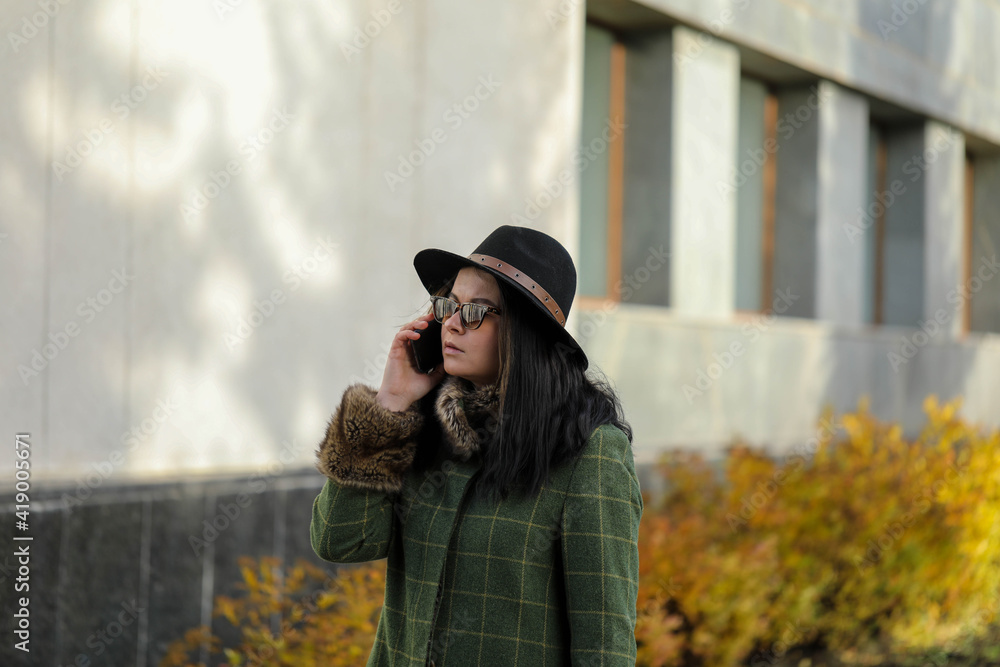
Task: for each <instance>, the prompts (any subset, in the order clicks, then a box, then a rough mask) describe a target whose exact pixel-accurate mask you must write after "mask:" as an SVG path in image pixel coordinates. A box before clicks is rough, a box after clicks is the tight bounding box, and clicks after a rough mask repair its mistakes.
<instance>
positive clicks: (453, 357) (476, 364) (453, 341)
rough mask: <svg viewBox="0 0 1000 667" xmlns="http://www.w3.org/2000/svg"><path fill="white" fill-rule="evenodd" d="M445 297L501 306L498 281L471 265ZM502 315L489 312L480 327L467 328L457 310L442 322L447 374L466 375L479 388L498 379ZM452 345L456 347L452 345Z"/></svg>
mask: <svg viewBox="0 0 1000 667" xmlns="http://www.w3.org/2000/svg"><path fill="white" fill-rule="evenodd" d="M445 296H447V297H448V298H450V299H453V300H455V301H457V302H458V303H469V302H472V303H484V304H486V305H488V306H493V307H494V308H499V307H500V288H499V287H498V286H497V283H496V280H495V279H494V278H493V277H492V276H490V275H484V274H483V273H482V272H481V271H477V270H476V269H474V268H472V267H466V268H464V269H462V270H461V271H459V272H458V277H457V278H456V279H455V284H454V285H453V286H452V288H451V291H450V292H449V293H448V294H446V295H445ZM499 317H500V316H498V315H497V314H496V313H489V314H487V315H486V317H485V318H484V319H483V322H482V324H480V325H479V327H478V328H477V329H466V328H465V327H464V326H462V318H461V315H460V313H459V311H458V310H456V311H455V312H454V313H453V314H452V316H451V317H449V318H448V319H447V320H445V321H444V322H443V323H442V324H441V351H442V353H443V354H444V371H445V373H447V374H448V375H457V376H459V377H462V378H465V379H466V380H469V381H470V382H472V383H474V384H475V385H476V387H477V388H478V387H483V386H485V385H489V384H493V383H495V382H496V381H497V377H498V375H499V372H500V345H499V343H498V332H499V330H500V320H499ZM449 344H450V345H453V346H454V347H449ZM455 348H457V349H455Z"/></svg>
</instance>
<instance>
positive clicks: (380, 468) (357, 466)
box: [316, 383, 424, 493]
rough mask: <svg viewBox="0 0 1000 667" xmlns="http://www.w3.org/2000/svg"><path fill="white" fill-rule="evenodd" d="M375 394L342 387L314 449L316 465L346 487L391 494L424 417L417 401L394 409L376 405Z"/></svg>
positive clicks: (358, 387)
mask: <svg viewBox="0 0 1000 667" xmlns="http://www.w3.org/2000/svg"><path fill="white" fill-rule="evenodd" d="M377 394H378V392H377V391H376V390H374V389H372V388H371V387H369V386H367V385H365V384H361V383H357V384H353V385H351V386H350V387H348V388H347V389H346V390H345V391H344V395H343V398H342V399H341V402H340V405H339V406H338V407H337V410H336V412H334V414H333V417H332V418H331V419H330V423H329V425H328V426H327V429H326V438H325V439H324V440H323V442H322V443H320V445H319V448H318V449H317V451H316V458H317V461H316V469H317V470H319V471H320V472H321V473H323V474H324V475H326V476H327V477H329V478H330V479H332V480H333V481H335V482H338V483H340V484H343V485H344V486H350V487H354V488H358V489H365V490H369V491H381V492H385V493H388V492H395V491H399V490H400V489H401V488H402V486H403V474H404V473H405V471H406V469H407V468H408V467H409V466H410V464H411V463H413V457H414V454H415V453H416V448H417V444H416V434H417V433H418V432H419V431H420V429H421V428H422V427H423V424H424V416H423V414H421V412H420V410H419V408H418V406H419V402H414V403H413V405H411V406H410V408H409V409H407V410H406V411H405V412H393V411H391V410H387V409H386V408H384V407H382V405H380V404H379V402H378V401H377V400H376V398H375V396H376V395H377Z"/></svg>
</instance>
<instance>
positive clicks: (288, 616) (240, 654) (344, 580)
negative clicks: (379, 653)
mask: <svg viewBox="0 0 1000 667" xmlns="http://www.w3.org/2000/svg"><path fill="white" fill-rule="evenodd" d="M239 565H240V572H241V574H242V579H243V581H242V583H241V584H239V587H240V589H241V591H242V593H243V595H241V596H240V597H238V598H233V597H229V596H224V595H222V596H217V597H216V598H215V608H214V612H213V615H214V616H216V617H225V618H226V619H227V620H228V621H229V623H231V624H232V625H233V626H234V627H236V628H237V629H238V630H239V633H240V638H241V639H240V642H239V643H238V644H237V645H235V646H223V645H222V643H223V642H222V640H221V638H219V637H218V636H216V635H214V634H212V632H211V630H210V628H208V627H205V626H200V627H197V628H192V629H191V630H189V631H188V632H187V633H186V634H185V636H184V637H183V638H182V639H179V640H178V641H176V642H174V643H173V644H171V646H170V647H169V649H168V652H167V655H166V656H165V657H164V659H163V660H162V661H161V662H160V667H205V664H206V663H205V662H202V661H200V660H199V655H200V654H201V652H202V648H203V647H207V649H208V651H209V660H208V663H207V664H210V665H218V664H225V665H233V666H237V665H239V666H249V665H269V666H270V665H280V666H281V667H321V666H322V667H327V666H329V667H354V666H355V665H363V664H365V662H366V661H367V659H368V654H369V652H370V651H371V647H372V645H373V644H374V643H375V629H376V627H377V625H378V618H379V613H380V611H381V609H382V600H383V595H384V591H385V566H386V562H385V560H381V561H374V562H372V563H365V564H363V565H355V566H350V567H344V568H341V570H340V571H339V573H338V576H336V577H331V576H330V575H328V574H327V573H326V571H324V570H323V569H321V568H318V567H316V566H315V565H313V564H311V563H309V562H308V561H306V560H305V559H300V560H299V561H298V563H296V564H295V565H294V566H293V567H291V568H290V569H289V571H288V572H283V571H282V570H281V567H280V565H281V564H280V561H279V560H278V559H277V558H271V557H265V558H261V559H259V560H258V559H252V558H249V557H243V558H240V561H239Z"/></svg>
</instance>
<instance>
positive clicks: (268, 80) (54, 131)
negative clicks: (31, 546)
mask: <svg viewBox="0 0 1000 667" xmlns="http://www.w3.org/2000/svg"><path fill="white" fill-rule="evenodd" d="M229 4H232V5H234V7H233V8H232V9H231V10H228V11H222V10H221V9H220V8H226V7H227V6H228V5H227V3H204V2H194V1H188V2H176V3H169V4H163V3H158V2H149V1H147V0H139V1H138V2H132V3H129V2H119V1H115V0H97V1H96V2H86V3H82V2H72V3H66V4H62V3H57V5H56V6H58V12H57V13H56V15H55V16H51V17H50V16H47V15H46V14H44V12H42V13H39V12H41V10H40V9H39V5H38V4H37V3H36V2H35V1H34V0H16V1H14V2H7V3H4V4H3V7H2V9H0V27H2V31H0V34H3V35H5V36H6V35H8V33H13V34H15V35H20V34H21V33H22V32H23V33H24V34H25V35H27V37H25V38H23V39H21V38H20V37H18V39H15V40H13V41H12V40H11V39H9V38H8V37H4V38H3V39H2V40H0V90H3V96H2V97H3V101H2V102H0V232H2V234H3V236H2V237H0V293H2V294H3V295H4V299H5V303H4V317H3V318H2V319H0V339H2V340H3V341H4V346H3V352H2V353H0V373H2V375H3V378H4V381H3V383H2V384H0V432H2V433H5V434H7V436H5V437H12V434H14V433H15V432H28V433H31V434H32V437H33V441H34V443H35V445H34V449H33V453H32V459H31V463H32V465H33V474H34V475H35V480H36V482H37V483H40V484H41V483H45V481H53V482H54V481H56V480H59V479H65V480H72V479H75V478H77V477H79V476H80V475H82V474H84V473H85V472H88V471H90V470H91V469H92V466H93V465H94V464H97V463H99V462H101V461H111V460H113V461H114V462H115V463H114V472H113V475H114V476H115V477H116V478H117V477H119V476H121V477H123V478H126V479H148V480H155V479H159V478H168V479H169V478H173V477H175V476H177V475H181V474H187V473H190V472H197V471H206V470H212V471H218V470H227V469H228V470H245V469H254V468H255V467H257V466H260V465H266V464H267V463H269V462H271V461H275V460H277V459H278V457H279V456H280V455H281V452H282V449H289V450H292V451H293V452H294V456H293V459H294V461H296V462H298V463H308V462H310V461H311V460H312V457H313V448H314V447H315V444H316V442H318V440H319V438H320V437H321V436H322V432H323V428H324V426H325V421H326V419H327V418H328V417H329V414H330V411H331V410H332V408H333V407H334V403H335V401H336V400H338V399H339V396H340V394H341V392H342V391H343V389H344V388H345V387H346V386H347V384H349V383H350V382H352V381H356V380H365V381H368V382H369V383H370V384H372V385H374V386H377V385H378V384H379V383H380V380H381V373H382V367H383V364H384V356H383V355H384V352H385V350H387V349H388V345H389V342H390V341H391V339H392V336H393V334H394V333H395V332H396V330H398V328H399V327H400V326H401V325H403V324H404V323H405V322H406V321H408V320H409V319H412V317H414V316H416V315H417V314H418V309H419V308H420V307H421V306H422V305H424V304H425V303H426V296H427V295H426V293H425V292H424V291H423V288H422V287H421V285H420V283H419V281H418V279H417V276H416V274H415V272H414V270H413V266H412V258H413V255H414V254H415V253H416V252H417V251H418V250H420V249H422V248H425V247H442V248H446V249H449V250H452V251H455V252H459V253H468V252H471V251H472V250H473V249H474V247H475V245H476V244H477V243H478V242H479V241H480V240H482V239H483V238H484V237H485V236H486V235H487V234H488V233H489V232H490V231H492V230H493V229H494V228H495V227H497V226H498V225H501V224H507V223H511V222H512V216H514V215H517V216H521V218H522V219H524V220H527V221H528V224H530V225H532V226H535V227H538V228H540V229H543V230H545V231H547V232H549V233H551V234H553V235H555V236H557V237H559V238H561V239H563V240H565V242H566V243H567V245H569V246H570V247H573V248H574V249H575V248H576V245H577V240H576V235H577V228H576V226H577V224H578V222H577V221H578V215H577V211H578V186H577V181H576V176H577V174H576V172H575V171H573V170H572V167H573V164H572V153H573V151H574V150H575V148H576V146H577V143H578V139H579V136H580V97H581V79H582V75H581V62H582V44H583V24H584V14H583V11H582V10H580V11H573V12H568V13H565V14H562V13H560V9H559V6H558V5H559V3H558V1H557V0H552V1H550V2H542V3H538V2H530V3H504V4H498V5H489V6H486V5H483V6H472V5H466V4H455V3H436V4H427V3H411V2H399V3H397V2H392V3H379V2H376V3H366V2H360V1H354V2H346V3H345V2H320V1H316V2H306V3H299V4H297V5H296V6H295V8H294V10H292V9H290V8H289V7H286V6H285V5H282V4H280V3H272V2H242V3H239V2H235V3H229ZM390 5H391V7H390ZM390 10H391V11H390ZM25 21H27V24H25ZM32 21H34V22H35V23H36V26H35V27H31V26H32ZM383 24H384V25H383ZM25 25H27V26H28V27H25ZM364 30H367V31H368V32H370V33H371V34H372V36H371V37H368V36H365V34H364V33H363V32H362V31H364ZM57 163H58V164H57ZM563 170H571V171H572V174H573V178H572V179H571V180H570V183H569V185H568V186H566V187H565V188H564V191H563V192H562V194H561V195H559V196H557V197H555V198H552V199H546V196H547V195H546V190H545V186H546V185H547V184H549V183H550V182H553V181H556V178H557V175H558V174H559V173H560V171H563ZM539 202H541V205H540V206H538V208H537V210H536V209H535V206H536V205H538V204H539ZM33 363H34V366H33V365H32V364H33ZM12 475H13V458H12V457H11V456H2V457H0V485H8V483H9V482H11V480H12ZM11 483H12V482H11Z"/></svg>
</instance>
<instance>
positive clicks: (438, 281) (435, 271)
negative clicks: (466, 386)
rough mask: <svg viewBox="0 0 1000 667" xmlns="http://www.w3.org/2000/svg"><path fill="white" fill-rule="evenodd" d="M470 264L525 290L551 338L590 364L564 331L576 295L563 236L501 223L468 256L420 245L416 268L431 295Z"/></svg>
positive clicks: (573, 271) (570, 258)
mask: <svg viewBox="0 0 1000 667" xmlns="http://www.w3.org/2000/svg"><path fill="white" fill-rule="evenodd" d="M467 266H474V267H476V268H479V269H483V270H485V271H487V272H488V273H490V274H492V275H493V276H494V277H495V278H496V279H497V280H498V281H503V282H504V283H505V284H507V285H509V286H510V287H511V288H513V289H514V290H515V291H516V292H518V293H519V294H521V295H522V296H523V297H524V299H525V302H526V303H528V304H531V305H532V306H534V307H535V308H537V309H538V310H539V312H540V313H541V314H542V319H543V321H544V322H545V323H546V325H547V326H546V332H547V333H548V334H549V335H550V337H551V338H550V339H551V341H552V343H553V344H560V343H561V344H562V345H564V346H567V347H568V348H569V350H570V351H571V352H573V353H576V354H577V355H579V357H580V359H581V361H582V362H583V368H584V369H586V368H587V366H588V360H587V355H586V354H585V353H584V351H583V349H582V348H581V347H580V344H579V343H577V342H576V340H575V339H574V338H573V336H571V335H570V334H569V332H568V331H567V330H566V318H568V317H569V311H570V308H571V307H572V306H573V297H574V295H575V294H576V267H575V266H574V265H573V258H572V257H570V254H569V252H568V251H567V250H566V248H564V247H563V246H562V244H561V243H559V241H557V240H555V239H554V238H552V237H551V236H549V235H548V234H545V233H544V232H540V231H538V230H537V229H531V228H530V227H515V226H513V225H503V226H501V227H497V228H496V229H495V230H493V232H492V233H491V234H490V235H489V236H487V237H486V239H485V240H483V242H482V243H480V244H479V245H478V246H477V247H476V249H475V250H474V251H473V252H472V253H471V254H470V255H468V256H467V257H463V256H462V255H457V254H455V253H453V252H448V251H447V250H438V249H437V248H427V249H425V250H421V251H420V252H418V253H417V254H416V255H415V256H414V257H413V267H414V268H415V269H416V270H417V275H418V276H420V281H421V282H422V283H423V284H424V287H425V288H426V289H427V292H428V293H429V294H434V293H436V292H437V291H438V290H439V289H441V288H442V287H443V286H444V285H445V284H446V283H447V282H448V281H449V280H451V278H452V277H453V276H454V275H455V274H456V273H458V271H459V270H461V269H463V268H465V267H467ZM562 349H565V348H562Z"/></svg>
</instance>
